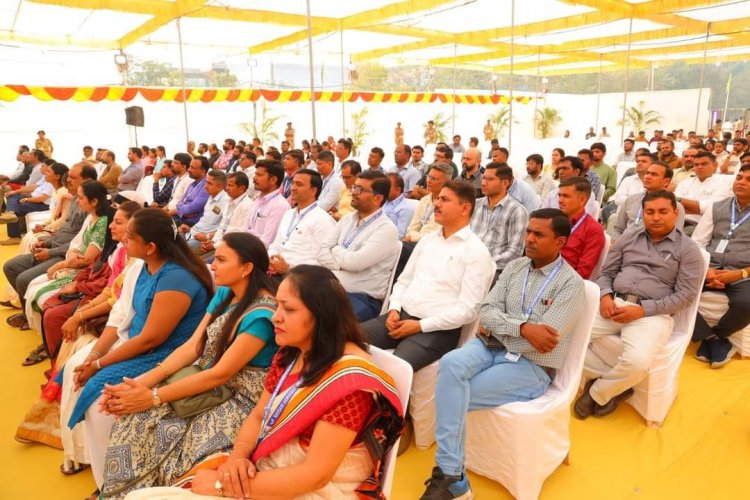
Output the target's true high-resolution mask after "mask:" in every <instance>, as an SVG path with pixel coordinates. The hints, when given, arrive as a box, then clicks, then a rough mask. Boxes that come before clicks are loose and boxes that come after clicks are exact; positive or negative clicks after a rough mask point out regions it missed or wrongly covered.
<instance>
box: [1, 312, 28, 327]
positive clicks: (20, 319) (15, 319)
mask: <svg viewBox="0 0 750 500" xmlns="http://www.w3.org/2000/svg"><path fill="white" fill-rule="evenodd" d="M5 322H6V323H8V324H9V325H10V326H12V327H13V328H19V327H21V326H23V324H24V323H26V315H25V314H24V313H18V314H14V315H13V316H11V317H9V318H8V319H6V320H5Z"/></svg>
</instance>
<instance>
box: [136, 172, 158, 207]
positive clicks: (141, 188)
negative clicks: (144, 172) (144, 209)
mask: <svg viewBox="0 0 750 500" xmlns="http://www.w3.org/2000/svg"><path fill="white" fill-rule="evenodd" d="M153 185H154V176H153V175H149V176H147V177H143V178H142V179H141V180H140V182H139V183H138V187H137V188H136V191H137V192H138V193H139V194H140V195H141V196H143V198H144V199H145V200H146V203H148V204H149V205H151V203H153V201H154V190H153Z"/></svg>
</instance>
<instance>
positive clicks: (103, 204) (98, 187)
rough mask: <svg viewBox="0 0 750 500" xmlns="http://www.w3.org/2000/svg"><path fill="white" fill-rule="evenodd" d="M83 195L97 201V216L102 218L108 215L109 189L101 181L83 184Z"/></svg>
mask: <svg viewBox="0 0 750 500" xmlns="http://www.w3.org/2000/svg"><path fill="white" fill-rule="evenodd" d="M81 190H83V195H84V196H85V197H86V198H87V199H88V200H89V201H93V200H96V202H97V203H96V215H97V216H99V217H101V216H102V215H107V210H109V200H108V199H107V188H106V187H105V186H104V184H102V183H101V182H99V181H92V182H84V183H83V184H81Z"/></svg>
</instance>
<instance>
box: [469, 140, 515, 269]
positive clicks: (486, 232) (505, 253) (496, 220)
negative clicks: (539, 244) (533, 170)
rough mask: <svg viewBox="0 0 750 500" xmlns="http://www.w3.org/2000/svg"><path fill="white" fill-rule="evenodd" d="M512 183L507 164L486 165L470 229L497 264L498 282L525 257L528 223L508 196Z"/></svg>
mask: <svg viewBox="0 0 750 500" xmlns="http://www.w3.org/2000/svg"><path fill="white" fill-rule="evenodd" d="M469 150H471V149H469ZM512 181H513V171H512V170H511V169H510V167H509V166H508V165H505V164H501V163H490V164H489V165H487V167H486V168H485V170H484V176H483V178H482V194H483V195H484V197H483V198H479V199H478V200H477V202H476V207H475V208H474V215H472V216H471V230H472V231H473V232H474V234H476V235H477V236H479V239H481V240H482V242H483V243H484V244H485V245H486V246H487V248H488V249H489V251H490V255H492V260H493V261H495V268H496V270H495V277H494V279H495V280H496V279H497V276H498V275H499V274H500V273H501V272H503V269H504V268H505V266H506V264H508V262H510V261H512V260H513V259H516V258H518V257H520V256H521V255H522V254H523V233H524V231H525V230H526V225H527V223H528V221H529V214H528V213H527V212H526V209H525V208H523V205H521V204H520V203H519V202H518V201H516V199H515V198H513V197H511V196H510V195H509V194H508V188H509V187H510V183H511V182H512ZM493 283H494V281H493Z"/></svg>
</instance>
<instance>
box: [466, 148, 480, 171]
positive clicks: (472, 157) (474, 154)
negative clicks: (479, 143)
mask: <svg viewBox="0 0 750 500" xmlns="http://www.w3.org/2000/svg"><path fill="white" fill-rule="evenodd" d="M481 161H482V154H481V153H480V152H479V149H478V148H468V149H467V150H466V151H465V152H464V158H463V164H464V168H466V170H468V171H470V172H473V171H474V169H476V168H479V164H480V162H481Z"/></svg>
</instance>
